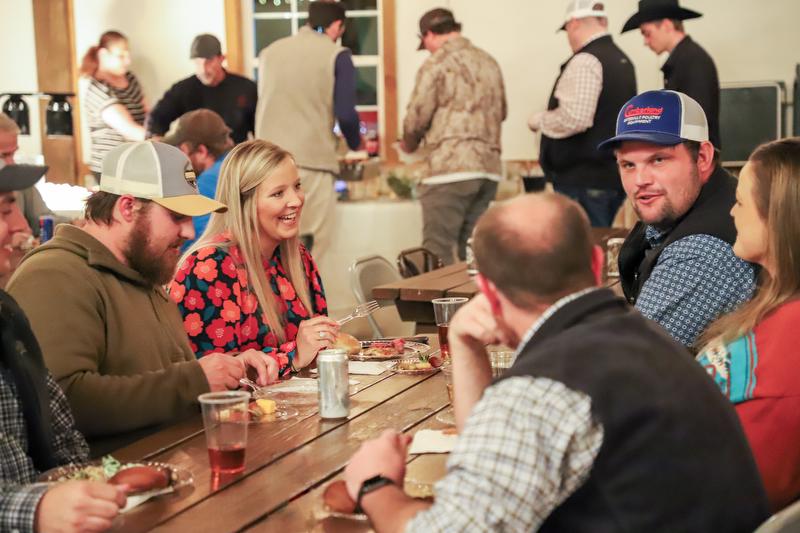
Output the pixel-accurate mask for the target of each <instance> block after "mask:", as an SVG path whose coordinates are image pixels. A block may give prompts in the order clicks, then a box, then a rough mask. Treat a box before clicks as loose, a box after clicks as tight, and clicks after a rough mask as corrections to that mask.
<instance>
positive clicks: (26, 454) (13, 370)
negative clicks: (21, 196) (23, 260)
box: [0, 160, 126, 533]
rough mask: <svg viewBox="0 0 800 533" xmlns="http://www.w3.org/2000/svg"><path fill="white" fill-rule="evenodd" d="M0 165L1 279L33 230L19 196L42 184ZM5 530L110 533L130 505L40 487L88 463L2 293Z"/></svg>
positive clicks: (32, 341)
mask: <svg viewBox="0 0 800 533" xmlns="http://www.w3.org/2000/svg"><path fill="white" fill-rule="evenodd" d="M33 170H34V169H33V168H31V167H22V166H12V165H6V163H5V162H4V161H2V160H0V275H5V274H7V273H8V271H9V270H10V268H11V257H10V251H9V248H10V244H11V242H12V240H13V237H14V235H15V234H18V233H24V232H26V231H27V230H28V224H27V223H26V222H25V218H24V217H23V216H22V212H21V211H20V209H19V205H18V203H17V198H16V197H15V195H14V191H19V190H24V189H26V188H28V187H32V186H33V184H34V183H36V180H38V179H39V178H40V177H41V172H40V171H37V172H34V171H33ZM0 413H1V414H0V434H2V436H3V438H2V439H0V456H2V457H3V461H2V462H0V530H2V531H18V532H21V533H33V532H42V533H46V532H49V531H63V532H72V531H83V532H91V531H105V530H106V529H108V528H109V527H111V524H112V520H113V519H114V517H115V516H116V515H117V513H118V512H119V509H120V508H121V507H123V506H124V505H125V489H126V488H125V487H115V486H112V485H109V484H107V483H99V482H92V481H68V482H64V483H58V484H55V485H50V484H45V483H36V480H37V478H38V477H39V475H40V474H41V473H42V472H44V471H46V470H49V469H51V468H54V467H57V466H61V465H67V464H71V463H73V464H80V463H84V462H86V461H87V460H88V457H89V447H88V446H87V445H86V440H85V439H84V438H83V435H81V434H80V433H79V432H78V431H77V430H76V429H75V420H74V419H73V418H72V413H71V412H70V409H69V404H68V403H67V400H66V398H65V397H64V393H63V392H62V391H61V389H60V388H59V387H58V385H57V384H56V382H55V381H54V380H53V378H52V376H51V375H50V374H49V373H48V372H47V368H45V366H44V361H43V360H42V353H41V350H40V349H39V344H38V343H37V342H36V337H34V335H33V332H32V331H31V328H30V325H29V324H28V320H27V319H26V317H25V314H24V313H23V312H22V310H21V309H20V308H19V306H18V305H17V303H16V302H15V301H14V299H13V298H12V297H11V296H9V295H8V294H7V293H6V292H5V291H3V290H0Z"/></svg>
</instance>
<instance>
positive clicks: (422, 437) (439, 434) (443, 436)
mask: <svg viewBox="0 0 800 533" xmlns="http://www.w3.org/2000/svg"><path fill="white" fill-rule="evenodd" d="M445 431H446V430H441V429H421V430H419V431H417V433H416V434H415V435H414V440H413V441H412V442H411V447H410V448H409V449H408V453H409V454H415V455H416V454H420V453H450V452H451V451H453V448H454V447H455V445H456V441H457V440H458V435H457V434H455V433H445Z"/></svg>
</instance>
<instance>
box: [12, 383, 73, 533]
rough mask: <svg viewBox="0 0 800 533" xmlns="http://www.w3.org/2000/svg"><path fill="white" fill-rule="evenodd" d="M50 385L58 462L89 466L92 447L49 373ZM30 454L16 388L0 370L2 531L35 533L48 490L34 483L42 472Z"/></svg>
mask: <svg viewBox="0 0 800 533" xmlns="http://www.w3.org/2000/svg"><path fill="white" fill-rule="evenodd" d="M46 385H47V392H48V395H49V397H50V413H51V416H52V418H51V423H52V426H53V437H54V439H55V442H54V443H53V449H54V451H55V455H56V461H57V462H58V463H59V464H68V463H83V462H86V461H87V460H88V457H89V447H88V445H87V444H86V440H85V439H84V438H83V435H81V434H80V433H79V432H78V430H76V429H75V421H74V419H73V418H72V412H71V411H70V409H69V404H68V403H67V399H66V398H65V397H64V393H63V392H62V391H61V389H60V388H59V386H58V385H57V384H56V382H55V381H54V380H53V378H52V377H51V376H50V374H49V373H48V374H47V378H46ZM27 450H28V433H27V430H26V428H25V419H24V417H23V414H22V407H21V405H20V402H19V397H18V396H17V390H16V386H15V384H14V382H13V378H12V377H11V375H10V374H9V372H8V370H6V369H3V368H0V531H4V532H5V531H9V532H10V531H19V532H33V525H34V518H35V515H36V507H37V506H38V505H39V500H41V498H42V496H43V495H44V493H45V491H46V490H47V488H48V486H47V485H45V484H43V483H34V481H35V480H36V478H37V476H38V475H39V472H38V471H37V470H36V468H35V467H34V465H33V461H32V460H31V458H30V457H29V456H28V452H27Z"/></svg>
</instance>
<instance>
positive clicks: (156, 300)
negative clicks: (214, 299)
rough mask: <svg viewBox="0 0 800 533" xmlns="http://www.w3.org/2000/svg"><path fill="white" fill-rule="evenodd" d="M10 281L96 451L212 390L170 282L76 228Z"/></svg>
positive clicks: (167, 418) (146, 429) (186, 409)
mask: <svg viewBox="0 0 800 533" xmlns="http://www.w3.org/2000/svg"><path fill="white" fill-rule="evenodd" d="M7 290H8V292H9V293H10V294H12V295H13V296H14V298H15V299H16V300H17V302H19V305H20V307H22V309H23V310H24V311H25V313H26V315H27V316H28V319H29V320H30V322H31V326H32V327H33V332H34V333H35V334H36V338H37V339H38V341H39V344H40V345H41V348H42V353H43V355H44V360H45V363H46V364H47V366H48V368H49V369H50V372H51V373H52V374H53V377H55V379H56V380H57V381H58V383H59V385H61V388H62V389H64V392H65V393H66V395H67V398H68V399H69V402H70V405H71V406H72V410H73V413H74V415H75V421H76V423H77V427H78V429H79V430H80V431H81V432H83V434H84V435H85V436H86V438H87V440H88V441H89V445H90V446H91V448H92V455H93V456H97V455H100V454H103V453H107V452H109V451H111V450H113V449H115V448H118V447H121V446H124V445H126V444H129V443H130V442H133V441H134V440H137V439H139V438H141V437H143V436H144V435H146V434H148V433H152V432H153V431H155V430H156V429H158V426H159V425H162V424H165V423H169V422H172V421H175V420H177V419H178V418H181V417H184V416H186V415H187V414H188V413H190V412H192V411H193V410H196V407H195V404H196V399H197V395H198V394H201V393H203V392H207V391H208V390H209V386H208V382H207V381H206V378H205V374H204V373H203V370H202V369H201V367H200V364H199V363H198V362H197V360H196V358H195V356H194V354H193V353H192V350H191V348H190V347H189V341H188V338H187V337H186V333H185V332H184V330H183V325H182V319H181V316H180V313H179V312H178V308H177V306H176V305H175V304H174V303H173V302H172V301H171V300H170V299H169V296H168V295H167V294H166V292H165V291H164V290H163V289H162V288H161V287H153V286H152V285H150V284H149V283H147V282H146V281H145V280H144V279H143V278H142V277H141V276H140V275H139V273H138V272H136V271H135V270H133V269H131V268H129V267H127V266H125V265H123V264H122V263H120V262H119V261H118V260H117V259H116V257H114V255H113V254H112V253H111V251H110V250H109V249H108V248H106V247H105V246H103V244H101V243H100V242H99V241H97V240H96V239H95V238H94V237H92V236H90V235H89V234H88V233H86V232H85V231H83V230H81V229H79V228H76V227H74V226H67V225H60V226H58V227H57V229H56V233H55V237H54V238H53V239H52V240H51V241H50V242H48V243H47V244H45V245H43V246H41V247H39V248H37V249H36V250H34V251H32V252H31V253H30V254H28V256H26V258H25V260H24V261H23V263H22V264H21V265H20V267H19V268H18V269H17V271H16V272H15V273H14V276H13V277H12V278H11V281H10V282H9V284H8V287H7Z"/></svg>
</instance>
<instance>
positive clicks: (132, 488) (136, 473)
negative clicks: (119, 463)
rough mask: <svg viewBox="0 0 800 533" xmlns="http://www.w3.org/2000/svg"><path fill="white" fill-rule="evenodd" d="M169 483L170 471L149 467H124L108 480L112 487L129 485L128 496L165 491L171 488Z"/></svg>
mask: <svg viewBox="0 0 800 533" xmlns="http://www.w3.org/2000/svg"><path fill="white" fill-rule="evenodd" d="M169 481H170V472H169V470H167V469H165V468H156V467H153V466H147V465H133V466H128V467H123V469H122V470H120V471H119V472H117V473H116V474H114V475H113V476H111V477H110V478H109V479H108V482H109V483H111V484H112V485H128V487H129V488H128V494H139V493H142V492H149V491H151V490H158V489H165V488H167V487H168V486H169Z"/></svg>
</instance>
